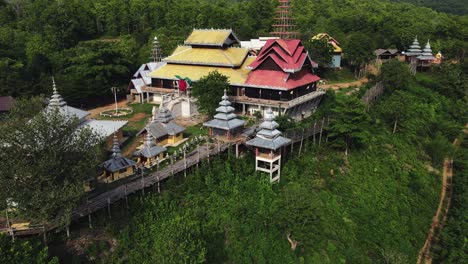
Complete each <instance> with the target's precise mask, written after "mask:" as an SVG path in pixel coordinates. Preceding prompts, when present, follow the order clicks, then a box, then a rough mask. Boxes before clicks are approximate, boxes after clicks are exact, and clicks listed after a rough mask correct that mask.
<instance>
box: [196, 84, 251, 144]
mask: <svg viewBox="0 0 468 264" xmlns="http://www.w3.org/2000/svg"><path fill="white" fill-rule="evenodd" d="M221 99H222V100H221V102H219V107H218V108H216V112H217V114H216V115H215V116H214V119H212V120H210V121H208V122H205V123H203V126H205V127H208V129H209V135H210V136H220V137H222V138H225V139H227V140H231V138H233V137H236V136H237V135H239V134H240V133H241V132H242V130H243V128H244V124H245V121H244V120H241V119H239V118H237V115H236V114H234V110H235V109H234V107H232V106H231V102H230V101H229V97H228V96H227V94H226V90H224V95H223V97H221Z"/></svg>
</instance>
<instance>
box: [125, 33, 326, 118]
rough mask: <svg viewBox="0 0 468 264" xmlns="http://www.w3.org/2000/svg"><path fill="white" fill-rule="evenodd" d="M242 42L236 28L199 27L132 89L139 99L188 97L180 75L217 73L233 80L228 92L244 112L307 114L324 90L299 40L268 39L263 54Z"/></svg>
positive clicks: (196, 76) (195, 78) (195, 77)
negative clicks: (241, 45) (241, 44)
mask: <svg viewBox="0 0 468 264" xmlns="http://www.w3.org/2000/svg"><path fill="white" fill-rule="evenodd" d="M239 44H240V42H239V40H238V38H237V37H236V35H235V34H234V32H233V31H232V30H217V29H195V30H193V32H192V33H191V34H190V36H189V37H188V38H187V39H186V40H185V42H184V45H182V46H179V47H177V48H176V49H175V51H174V52H173V53H172V54H171V55H170V56H168V57H166V58H164V59H162V62H160V63H158V64H156V65H151V66H152V67H154V68H155V70H153V71H152V72H151V73H149V74H148V73H147V72H146V74H147V75H146V76H141V77H142V78H138V79H137V80H135V79H134V80H133V81H132V83H134V84H133V86H134V87H135V88H134V89H133V91H136V90H140V91H141V93H140V94H139V96H138V97H139V99H138V100H139V101H146V102H155V103H161V102H163V101H164V98H165V96H168V97H172V98H177V97H180V98H189V97H190V96H189V93H190V87H187V85H186V84H184V81H183V80H182V81H181V79H189V80H191V81H193V82H196V81H198V80H199V79H200V78H202V77H204V76H206V75H208V74H209V73H210V72H212V71H218V72H219V73H221V74H223V75H225V76H227V77H228V78H229V83H230V91H229V93H228V94H230V95H231V96H230V98H231V101H232V102H233V103H234V105H233V106H234V107H235V109H236V111H237V112H240V113H242V114H254V113H255V112H257V111H259V112H261V113H262V114H265V113H266V109H270V108H271V109H273V111H274V113H276V114H279V113H280V112H281V113H282V114H289V115H291V116H293V117H302V116H304V115H307V114H309V113H310V112H311V111H312V110H313V109H314V108H315V107H317V105H318V104H319V102H320V100H321V98H322V96H323V95H324V94H325V93H324V92H323V91H319V90H318V89H317V82H318V80H320V78H319V77H318V76H317V75H316V74H315V73H314V69H313V64H314V62H313V61H312V59H311V58H310V57H309V55H308V52H307V51H306V49H305V48H304V46H303V45H302V42H301V41H300V40H298V39H286V40H285V39H277V38H273V39H268V40H267V41H266V42H265V45H264V46H263V48H262V50H261V51H260V53H259V54H258V56H251V55H249V49H248V48H241V47H238V46H239ZM142 67H143V68H145V67H146V68H149V66H148V65H146V66H142ZM146 71H147V70H146ZM140 74H145V70H143V71H140ZM149 78H151V83H149ZM145 79H146V81H145ZM135 98H137V97H135ZM172 100H174V99H172ZM181 103H182V104H183V103H184V102H183V101H182V102H181ZM188 104H189V105H190V102H189V103H188ZM170 110H171V109H170ZM187 116H190V114H188V115H187Z"/></svg>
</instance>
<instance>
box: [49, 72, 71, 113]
mask: <svg viewBox="0 0 468 264" xmlns="http://www.w3.org/2000/svg"><path fill="white" fill-rule="evenodd" d="M52 85H53V93H52V96H51V97H50V101H49V108H60V107H62V106H65V105H66V104H67V103H66V102H65V101H64V100H63V98H62V96H61V95H60V94H59V93H58V92H57V86H56V85H55V79H54V77H52Z"/></svg>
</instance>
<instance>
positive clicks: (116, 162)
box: [101, 134, 136, 172]
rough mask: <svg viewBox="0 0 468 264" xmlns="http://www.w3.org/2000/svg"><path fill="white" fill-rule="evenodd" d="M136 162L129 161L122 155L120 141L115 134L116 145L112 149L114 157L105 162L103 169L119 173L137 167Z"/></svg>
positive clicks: (102, 165)
mask: <svg viewBox="0 0 468 264" xmlns="http://www.w3.org/2000/svg"><path fill="white" fill-rule="evenodd" d="M135 164H136V163H135V162H134V161H133V160H131V159H128V158H126V157H124V156H122V154H121V153H120V146H119V140H118V139H117V135H116V134H114V145H113V147H112V157H111V158H110V159H109V160H106V161H104V162H103V163H102V164H101V167H102V168H103V169H104V170H106V171H109V172H117V171H119V170H122V169H126V168H128V167H132V166H135Z"/></svg>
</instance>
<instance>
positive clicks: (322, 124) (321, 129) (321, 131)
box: [319, 118, 325, 146]
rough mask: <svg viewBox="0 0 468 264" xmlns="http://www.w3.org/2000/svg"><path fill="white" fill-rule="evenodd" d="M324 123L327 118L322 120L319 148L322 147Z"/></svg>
mask: <svg viewBox="0 0 468 264" xmlns="http://www.w3.org/2000/svg"><path fill="white" fill-rule="evenodd" d="M324 123H325V118H323V119H322V125H321V126H320V136H319V146H320V143H322V132H323V124H324Z"/></svg>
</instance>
